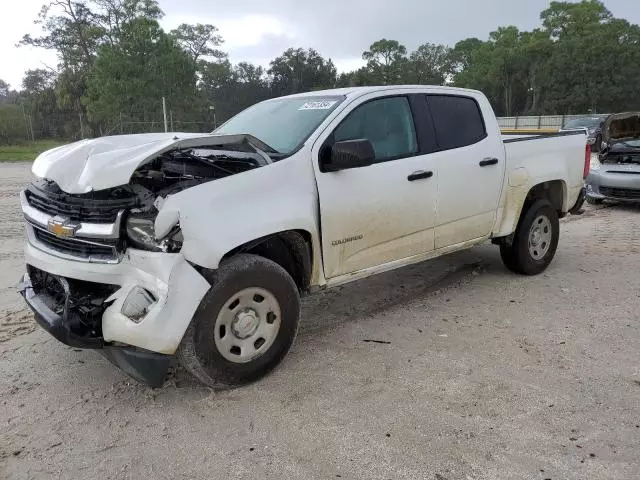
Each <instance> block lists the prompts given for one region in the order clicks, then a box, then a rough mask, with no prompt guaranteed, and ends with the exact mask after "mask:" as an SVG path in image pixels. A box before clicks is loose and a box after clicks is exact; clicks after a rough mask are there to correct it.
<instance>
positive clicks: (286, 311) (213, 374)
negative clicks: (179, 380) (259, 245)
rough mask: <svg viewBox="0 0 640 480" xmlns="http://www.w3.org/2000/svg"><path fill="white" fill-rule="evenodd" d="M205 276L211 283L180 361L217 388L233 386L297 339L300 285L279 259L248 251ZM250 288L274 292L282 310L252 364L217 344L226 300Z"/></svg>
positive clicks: (273, 361) (275, 360) (257, 373)
mask: <svg viewBox="0 0 640 480" xmlns="http://www.w3.org/2000/svg"><path fill="white" fill-rule="evenodd" d="M204 275H205V277H206V278H207V280H208V281H209V282H210V283H211V285H212V286H211V289H210V290H209V291H208V292H207V294H206V295H205V297H204V298H203V299H202V302H201V303H200V306H199V307H198V310H197V311H196V313H195V315H194V316H193V319H192V320H191V324H190V325H189V328H187V331H186V332H185V334H184V337H183V339H182V343H181V344H180V348H179V349H178V359H179V361H180V363H181V364H182V365H183V366H184V368H185V369H187V370H188V371H189V372H190V373H191V374H192V375H194V376H195V377H196V378H197V379H198V380H200V381H201V382H202V383H204V384H205V385H207V386H209V387H212V388H215V389H227V388H234V387H238V386H241V385H244V384H247V383H250V382H252V381H255V380H258V379H260V378H261V377H263V376H264V375H266V374H267V373H269V372H270V371H271V370H273V369H274V368H275V367H276V366H277V365H278V364H279V363H280V362H281V361H282V359H283V358H284V357H285V355H286V354H287V352H288V351H289V349H290V348H291V345H292V344H293V341H294V340H295V337H296V334H297V332H298V322H299V319H300V295H299V293H298V288H297V287H296V284H295V283H294V281H293V279H292V278H291V276H290V275H289V274H288V273H287V271H286V270H285V269H284V268H282V267H281V266H280V265H278V264H277V263H275V262H272V261H271V260H268V259H266V258H264V257H259V256H257V255H248V254H240V255H237V256H235V257H231V258H230V259H229V260H227V261H225V262H224V263H222V264H221V265H220V266H219V268H218V269H217V270H215V271H208V272H207V273H205V274H204ZM246 288H261V289H264V290H267V291H268V292H269V293H270V294H271V295H273V297H275V299H276V300H277V302H278V304H279V308H280V312H281V315H280V316H281V318H280V320H279V322H280V327H279V330H278V332H277V334H276V335H275V340H273V344H272V345H271V346H270V347H268V349H267V350H266V351H265V352H263V353H262V354H261V355H260V356H258V357H257V358H255V359H251V360H250V361H248V362H247V363H235V362H232V361H229V360H227V359H226V358H225V357H224V356H223V355H222V354H221V352H220V350H219V349H218V347H217V346H216V341H215V340H214V331H215V324H216V319H217V318H218V314H219V313H220V311H221V309H222V308H223V307H224V306H225V303H227V302H228V301H229V300H230V299H231V297H232V296H234V295H236V294H237V293H238V292H241V291H242V290H244V289H246ZM261 321H264V320H261ZM234 348H235V347H234Z"/></svg>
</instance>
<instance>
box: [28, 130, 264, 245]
mask: <svg viewBox="0 0 640 480" xmlns="http://www.w3.org/2000/svg"><path fill="white" fill-rule="evenodd" d="M238 137H239V140H240V141H238V142H237V143H226V144H224V145H204V146H199V145H197V144H196V145H195V146H191V145H189V146H188V147H185V146H181V147H179V148H175V149H172V150H167V151H164V152H161V153H159V154H158V155H157V156H155V157H152V158H151V159H149V160H148V161H146V162H144V163H143V164H142V165H140V166H139V167H137V168H136V169H135V171H134V172H133V174H132V175H131V178H130V180H129V182H128V184H126V185H121V186H117V187H113V188H108V189H104V190H98V191H92V192H88V193H84V194H70V193H66V192H64V191H62V189H61V188H60V187H59V186H58V185H57V184H56V183H55V182H53V181H51V180H46V179H37V180H35V181H34V182H33V183H32V184H31V185H30V186H29V187H28V188H27V190H26V191H25V195H26V198H27V200H28V202H29V204H30V205H31V206H33V207H34V208H37V209H38V210H40V211H43V212H46V213H48V214H50V215H52V216H57V217H59V218H62V219H65V220H66V221H72V222H89V223H114V222H117V223H118V225H119V227H118V230H119V231H120V235H119V238H118V240H117V241H115V240H114V241H109V242H107V241H105V240H101V241H100V245H97V244H95V243H92V244H91V245H88V244H87V242H83V243H82V244H81V245H80V241H79V240H74V239H68V240H65V242H66V243H64V244H63V241H62V240H58V239H55V238H48V237H47V238H45V237H46V235H47V233H46V232H40V231H38V232H37V233H38V234H39V236H40V237H41V238H40V239H41V240H42V241H47V242H48V243H51V244H52V245H50V246H52V247H53V246H55V248H56V249H64V251H65V253H71V254H82V255H83V256H85V257H89V256H92V255H93V256H95V255H97V254H100V255H107V254H109V252H110V250H113V251H114V252H116V253H117V252H124V251H125V250H126V248H127V247H129V246H131V247H133V248H138V249H142V250H150V251H164V252H176V251H179V250H180V247H181V245H182V241H183V239H182V233H181V231H180V226H179V224H176V225H175V227H174V228H173V229H172V230H171V232H169V233H168V234H166V235H164V236H163V238H156V235H155V231H154V224H155V218H156V216H157V215H158V212H159V210H160V209H161V208H162V204H163V202H164V201H165V199H166V198H167V197H168V196H170V195H174V194H176V193H179V192H181V191H183V190H186V189H188V188H191V187H194V186H196V185H200V184H202V183H206V182H210V181H213V180H219V179H222V178H225V177H228V176H231V175H236V174H239V173H243V172H246V171H249V170H253V169H255V168H259V167H262V166H265V165H268V164H270V163H272V160H271V158H270V157H269V156H268V155H267V154H266V153H265V152H264V151H263V150H261V149H260V148H259V147H257V146H254V142H252V141H251V140H250V139H248V138H247V136H238ZM255 140H256V142H259V141H258V140H257V139H255ZM260 143H261V142H260ZM261 146H262V145H261ZM264 148H266V149H269V147H268V146H267V145H264ZM54 240H55V245H53V243H54ZM107 243H108V244H107ZM109 249H110V250H109ZM116 256H117V255H116Z"/></svg>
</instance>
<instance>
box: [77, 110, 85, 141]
mask: <svg viewBox="0 0 640 480" xmlns="http://www.w3.org/2000/svg"><path fill="white" fill-rule="evenodd" d="M78 117H79V118H80V138H84V125H83V124H82V109H80V110H79V111H78Z"/></svg>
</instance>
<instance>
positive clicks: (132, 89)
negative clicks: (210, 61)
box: [86, 18, 196, 133]
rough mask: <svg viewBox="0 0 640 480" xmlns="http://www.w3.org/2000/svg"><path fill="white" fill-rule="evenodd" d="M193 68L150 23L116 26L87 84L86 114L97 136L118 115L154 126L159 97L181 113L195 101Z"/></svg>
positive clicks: (173, 42)
mask: <svg viewBox="0 0 640 480" xmlns="http://www.w3.org/2000/svg"><path fill="white" fill-rule="evenodd" d="M195 85H196V76H195V66H194V64H193V61H192V59H191V58H190V57H189V55H188V54H187V53H186V52H185V51H184V50H182V49H181V48H180V46H179V45H178V44H177V42H176V40H175V39H174V38H173V37H172V36H170V35H168V34H167V33H165V32H164V31H163V30H162V28H160V26H159V25H158V22H157V21H155V20H151V19H147V18H136V19H134V20H131V21H129V22H127V23H125V24H124V25H123V26H122V32H121V34H120V38H119V42H118V44H117V45H115V46H112V45H105V46H103V47H102V48H101V49H100V51H99V55H98V58H97V59H96V63H95V66H94V69H93V71H92V75H91V77H90V78H89V79H88V98H87V100H86V104H87V110H88V113H89V114H90V116H91V118H92V120H94V121H97V122H100V129H101V132H102V133H104V132H105V129H106V130H108V129H109V126H110V124H113V123H116V122H117V119H118V117H119V116H120V115H125V116H126V118H128V119H134V120H137V121H149V120H157V121H160V119H161V118H162V113H161V112H162V102H161V98H162V97H166V98H167V101H168V102H169V105H170V107H171V108H172V109H173V110H175V111H184V110H185V109H186V108H187V107H189V106H190V104H191V102H193V100H194V98H195Z"/></svg>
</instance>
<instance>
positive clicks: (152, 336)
mask: <svg viewBox="0 0 640 480" xmlns="http://www.w3.org/2000/svg"><path fill="white" fill-rule="evenodd" d="M24 255H25V260H26V263H28V264H29V265H33V266H34V267H36V268H39V269H40V270H44V271H46V272H50V273H53V274H54V275H61V276H65V277H69V278H76V279H79V280H85V281H88V282H97V283H107V284H111V285H119V286H120V287H121V288H120V289H119V290H118V291H116V292H115V293H114V295H113V296H112V297H111V298H112V299H115V301H114V303H113V304H112V305H111V306H110V307H109V308H108V309H107V310H106V311H105V313H104V315H103V316H102V331H103V335H104V338H105V340H107V341H114V342H116V341H117V342H122V343H126V344H129V345H134V346H137V347H141V348H145V349H147V350H151V351H154V352H159V353H168V354H170V353H174V352H175V351H176V349H177V348H178V345H179V344H180V341H181V340H182V336H183V335H184V332H185V330H186V329H187V327H188V326H189V322H191V318H192V317H193V314H194V313H195V311H196V308H197V307H198V305H199V304H200V300H202V297H203V296H204V294H205V293H206V292H207V290H209V287H210V285H209V283H208V282H207V281H206V280H205V279H204V278H203V277H202V276H201V275H200V274H199V273H198V272H196V270H195V269H194V268H193V267H192V266H191V265H189V264H188V263H187V262H186V261H185V259H184V256H183V255H181V254H167V253H156V252H143V251H141V250H134V249H129V250H127V255H126V257H125V258H124V259H123V260H122V261H121V262H120V263H118V264H105V263H91V264H90V263H83V262H75V261H71V260H62V259H60V258H57V257H54V256H51V255H48V254H46V253H44V252H42V251H40V250H38V249H37V248H36V247H34V246H32V245H30V244H29V243H26V245H25V251H24ZM136 285H138V286H140V287H142V288H145V289H146V290H148V291H150V292H151V293H153V295H154V296H155V297H156V298H157V299H158V302H157V304H156V305H155V306H154V307H152V308H151V310H150V311H149V313H148V314H147V315H146V316H145V317H144V319H143V320H142V321H141V322H140V323H134V322H132V321H131V320H129V319H128V318H127V317H125V316H124V315H122V314H121V313H120V309H121V307H122V303H123V302H124V299H125V298H126V296H127V294H128V293H129V292H130V291H131V289H132V288H133V287H134V286H136Z"/></svg>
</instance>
